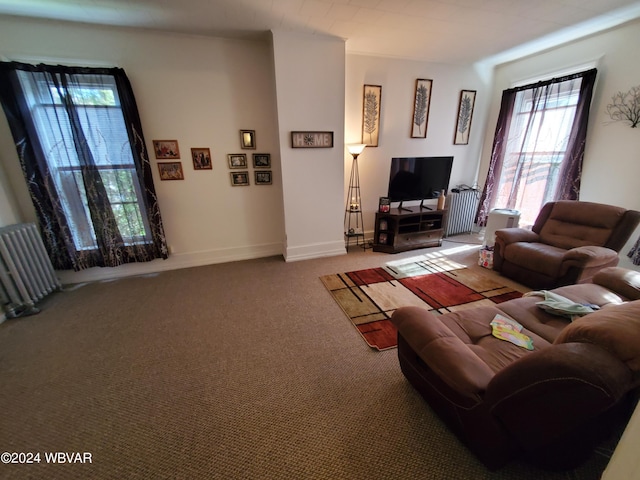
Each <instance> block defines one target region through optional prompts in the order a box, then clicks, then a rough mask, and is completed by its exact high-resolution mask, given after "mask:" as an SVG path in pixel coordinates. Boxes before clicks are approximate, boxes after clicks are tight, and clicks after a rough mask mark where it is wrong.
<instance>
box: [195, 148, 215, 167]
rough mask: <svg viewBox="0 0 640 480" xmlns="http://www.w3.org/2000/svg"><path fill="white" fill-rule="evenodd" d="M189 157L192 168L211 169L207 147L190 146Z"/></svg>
mask: <svg viewBox="0 0 640 480" xmlns="http://www.w3.org/2000/svg"><path fill="white" fill-rule="evenodd" d="M191 158H192V159H193V169H194V170H211V169H212V168H213V167H212V166H211V152H210V151H209V149H208V148H192V149H191Z"/></svg>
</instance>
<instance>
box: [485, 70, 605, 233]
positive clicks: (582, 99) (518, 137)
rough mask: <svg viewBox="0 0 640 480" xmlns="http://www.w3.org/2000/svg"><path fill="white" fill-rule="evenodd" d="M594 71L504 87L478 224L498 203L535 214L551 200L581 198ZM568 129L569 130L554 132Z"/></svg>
mask: <svg viewBox="0 0 640 480" xmlns="http://www.w3.org/2000/svg"><path fill="white" fill-rule="evenodd" d="M596 73H597V70H596V69H592V70H588V71H585V72H581V73H576V74H573V75H567V76H564V77H559V78H553V79H551V80H547V81H543V82H538V83H536V84H532V85H525V86H522V87H517V88H511V89H508V90H504V91H503V92H502V103H501V107H500V113H499V116H498V122H497V125H496V131H495V135H494V140H493V149H492V153H491V160H490V164H489V171H488V173H487V180H486V182H485V185H484V189H483V192H482V196H481V198H480V206H479V208H478V215H477V218H476V222H477V223H478V225H479V226H486V222H487V217H488V215H489V212H490V211H491V210H492V209H493V208H496V207H497V208H510V209H518V210H522V207H523V206H525V207H526V208H528V209H529V212H528V216H529V217H533V218H535V216H536V215H537V212H538V211H539V210H540V208H541V207H542V205H543V204H544V203H546V202H548V201H553V200H577V199H578V196H579V193H580V177H581V175H582V161H583V158H584V149H585V142H586V135H587V124H588V120H589V109H590V105H591V97H592V94H593V86H594V83H595V79H596ZM576 82H580V83H579V94H578V97H577V101H576V104H575V113H574V114H573V117H572V118H569V117H568V109H567V108H566V106H567V102H571V100H570V98H571V94H572V92H573V91H574V90H575V85H576ZM559 112H561V113H559ZM545 122H547V123H546V125H547V126H546V127H545ZM557 127H562V128H557ZM564 131H568V132H569V133H568V135H567V134H564V133H562V134H561V135H559V136H557V137H554V135H557V134H558V133H560V132H564Z"/></svg>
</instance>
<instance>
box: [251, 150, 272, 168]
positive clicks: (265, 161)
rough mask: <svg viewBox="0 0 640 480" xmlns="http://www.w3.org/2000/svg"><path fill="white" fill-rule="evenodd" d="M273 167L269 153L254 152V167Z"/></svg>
mask: <svg viewBox="0 0 640 480" xmlns="http://www.w3.org/2000/svg"><path fill="white" fill-rule="evenodd" d="M270 167H271V155H269V154H268V153H254V154H253V168H270Z"/></svg>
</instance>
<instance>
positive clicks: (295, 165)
mask: <svg viewBox="0 0 640 480" xmlns="http://www.w3.org/2000/svg"><path fill="white" fill-rule="evenodd" d="M344 49H345V45H344V41H342V40H341V39H337V38H332V37H323V36H320V35H307V34H298V33H292V32H284V31H275V32H273V51H274V65H275V77H276V90H277V109H278V129H279V131H280V151H281V157H282V166H283V168H282V182H283V196H284V218H285V225H286V226H285V228H286V232H287V238H286V247H285V258H286V259H287V261H291V260H301V259H305V258H310V257H319V256H327V255H336V254H340V253H345V247H344V232H343V228H342V215H343V213H344V211H343V208H344V204H343V203H342V196H343V190H342V188H343V170H342V167H343V156H344V76H345V53H344ZM292 131H330V132H333V148H291V132H292Z"/></svg>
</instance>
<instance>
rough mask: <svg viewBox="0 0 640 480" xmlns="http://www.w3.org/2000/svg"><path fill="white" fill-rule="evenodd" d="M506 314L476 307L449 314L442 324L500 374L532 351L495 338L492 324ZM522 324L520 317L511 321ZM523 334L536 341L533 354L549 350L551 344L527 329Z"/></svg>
mask: <svg viewBox="0 0 640 480" xmlns="http://www.w3.org/2000/svg"><path fill="white" fill-rule="evenodd" d="M497 314H500V315H504V314H505V313H504V312H503V311H502V310H500V309H499V308H498V307H477V308H471V309H468V310H460V311H457V312H453V313H448V314H446V315H443V316H441V317H439V318H440V321H441V322H442V323H443V324H444V325H446V326H447V328H448V329H449V330H450V331H451V332H452V333H453V334H454V335H455V336H456V337H458V338H459V339H460V340H462V342H463V343H464V344H466V345H467V347H468V348H469V349H470V350H471V351H472V352H473V353H475V354H476V355H477V356H478V357H479V358H480V359H481V360H482V361H483V362H484V363H486V364H487V366H488V367H489V368H490V369H491V370H492V371H493V372H498V371H500V370H502V369H503V368H505V367H507V366H509V365H511V363H513V362H515V361H516V360H518V359H519V358H522V357H523V356H525V355H527V354H529V353H530V352H529V350H527V349H525V348H522V347H518V346H517V345H514V344H513V343H510V342H508V341H505V340H500V339H498V338H496V337H494V336H493V333H492V331H493V329H492V327H491V320H493V318H494V317H495V316H496V315H497ZM512 318H513V319H514V320H516V321H518V322H519V323H521V322H520V320H519V319H518V317H512ZM522 333H524V334H525V335H528V336H529V337H531V339H532V340H533V348H534V350H539V349H541V348H546V347H548V346H549V345H550V342H548V341H547V340H545V339H544V338H542V337H540V336H539V335H537V334H536V333H534V332H532V331H531V330H529V329H527V327H526V326H524V328H523V330H522Z"/></svg>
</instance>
